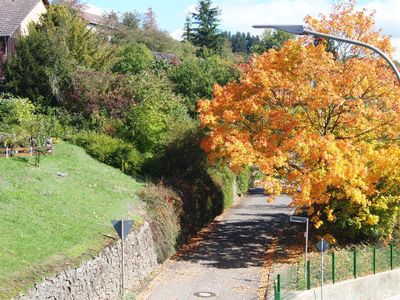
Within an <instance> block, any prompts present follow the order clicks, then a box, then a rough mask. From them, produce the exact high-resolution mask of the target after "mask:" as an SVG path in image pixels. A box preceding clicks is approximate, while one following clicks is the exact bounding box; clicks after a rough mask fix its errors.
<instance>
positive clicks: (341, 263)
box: [270, 245, 400, 300]
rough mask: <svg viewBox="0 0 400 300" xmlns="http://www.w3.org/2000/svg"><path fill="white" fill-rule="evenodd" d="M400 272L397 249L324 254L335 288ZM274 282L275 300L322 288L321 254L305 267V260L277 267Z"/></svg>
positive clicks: (327, 277)
mask: <svg viewBox="0 0 400 300" xmlns="http://www.w3.org/2000/svg"><path fill="white" fill-rule="evenodd" d="M304 266H306V268H304ZM396 268H400V250H399V249H398V248H396V247H395V246H394V245H389V246H388V247H380V248H377V247H371V246H364V247H357V248H356V249H348V250H339V251H328V252H325V253H324V284H329V283H332V284H335V283H336V282H339V281H343V280H348V279H355V278H358V277H362V276H366V275H370V274H376V273H379V272H384V271H388V270H393V269H396ZM272 279H273V282H274V284H273V288H274V298H273V299H274V300H280V299H285V297H284V296H285V292H289V291H299V290H305V289H311V288H315V287H318V286H320V285H321V255H320V253H311V254H310V255H309V260H308V262H307V264H304V260H299V261H298V262H297V263H296V264H290V265H288V264H276V265H273V266H272ZM270 299H271V298H270Z"/></svg>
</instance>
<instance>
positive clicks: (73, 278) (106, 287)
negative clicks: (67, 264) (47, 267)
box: [18, 222, 157, 300]
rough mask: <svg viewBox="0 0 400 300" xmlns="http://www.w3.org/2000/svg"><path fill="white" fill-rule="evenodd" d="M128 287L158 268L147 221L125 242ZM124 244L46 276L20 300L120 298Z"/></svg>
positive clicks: (114, 245) (126, 283)
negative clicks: (74, 266)
mask: <svg viewBox="0 0 400 300" xmlns="http://www.w3.org/2000/svg"><path fill="white" fill-rule="evenodd" d="M124 254H125V258H124V259H125V287H134V286H136V285H138V284H139V283H140V282H141V281H142V280H143V279H144V278H145V277H146V276H148V275H149V274H150V273H151V272H152V271H153V270H154V269H155V268H156V267H157V254H156V249H155V245H154V241H153V235H152V233H151V230H150V226H149V224H148V223H147V222H146V223H144V224H143V225H142V226H141V227H140V228H138V229H137V230H135V231H133V232H132V233H130V234H129V236H128V237H127V239H126V243H125V251H124ZM120 261H121V243H120V241H118V242H116V243H114V244H113V245H112V246H110V247H108V248H106V249H104V250H103V252H101V253H100V254H99V255H98V256H97V257H95V258H93V259H92V260H90V261H87V262H84V263H83V265H82V266H81V267H79V268H75V269H70V270H66V271H63V272H62V273H60V274H58V275H57V276H55V277H53V278H50V279H44V280H43V281H42V282H41V283H38V284H36V285H35V287H34V288H32V289H31V290H30V291H29V292H28V293H27V295H24V296H20V297H18V300H39V299H40V300H42V299H54V300H56V299H57V300H64V299H65V300H72V299H74V300H83V299H88V300H89V299H93V300H101V299H104V300H106V299H107V300H112V299H120V290H121V280H120V279H121V270H120V269H121V268H120V266H121V263H120Z"/></svg>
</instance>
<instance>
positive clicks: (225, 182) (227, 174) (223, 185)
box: [208, 166, 236, 208]
mask: <svg viewBox="0 0 400 300" xmlns="http://www.w3.org/2000/svg"><path fill="white" fill-rule="evenodd" d="M208 173H209V174H210V175H211V177H212V179H213V181H214V182H215V183H216V184H217V185H218V186H219V187H220V189H221V190H222V194H223V199H224V207H225V208H227V207H230V206H231V205H232V203H233V201H234V200H235V196H236V195H234V184H235V174H234V173H233V172H232V171H231V170H230V169H229V168H228V167H218V166H213V167H209V168H208Z"/></svg>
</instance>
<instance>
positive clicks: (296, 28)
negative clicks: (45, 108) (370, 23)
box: [253, 25, 400, 82]
mask: <svg viewBox="0 0 400 300" xmlns="http://www.w3.org/2000/svg"><path fill="white" fill-rule="evenodd" d="M253 28H270V29H276V30H282V31H285V32H288V33H292V34H296V35H313V36H318V37H323V38H327V39H331V40H336V41H340V42H345V43H349V44H354V45H357V46H361V47H365V48H368V49H371V50H372V51H374V52H376V53H378V54H379V55H380V56H381V57H382V58H383V59H385V60H386V62H387V63H388V64H389V65H390V67H391V68H392V69H393V71H394V73H395V75H396V77H397V80H398V81H399V82H400V72H399V70H398V69H397V67H396V65H395V63H394V62H393V61H392V60H391V59H390V58H389V57H388V56H387V55H386V54H385V53H383V52H382V51H381V50H379V49H378V48H376V47H374V46H372V45H370V44H367V43H363V42H360V41H355V40H350V39H346V38H342V37H338V36H334V35H330V34H325V33H321V32H317V31H310V30H307V29H305V28H304V26H303V25H254V26H253Z"/></svg>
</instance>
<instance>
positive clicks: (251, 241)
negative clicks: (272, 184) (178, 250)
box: [138, 194, 291, 300]
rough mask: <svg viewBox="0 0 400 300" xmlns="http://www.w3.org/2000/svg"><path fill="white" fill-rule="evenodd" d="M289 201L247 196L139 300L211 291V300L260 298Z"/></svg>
mask: <svg viewBox="0 0 400 300" xmlns="http://www.w3.org/2000/svg"><path fill="white" fill-rule="evenodd" d="M289 201H290V199H289V198H288V197H286V196H280V197H279V198H278V199H277V200H275V201H274V203H272V204H269V203H267V201H266V198H265V196H263V195H261V194H253V195H249V196H246V197H245V199H243V200H242V201H241V203H240V204H239V205H238V206H237V207H235V208H232V209H230V210H229V211H228V212H227V213H226V214H225V216H224V218H223V220H222V221H221V222H220V223H218V224H217V225H216V226H215V228H214V230H213V231H212V232H211V233H210V234H209V235H208V236H206V237H205V238H204V240H203V241H202V242H201V243H200V245H199V246H198V247H196V248H195V249H194V250H193V251H192V252H191V253H188V254H185V255H184V256H183V257H179V258H177V259H176V260H174V261H170V262H168V263H167V265H166V267H165V268H164V269H163V270H162V271H161V272H160V273H159V274H158V275H157V276H156V277H155V278H154V279H153V280H152V282H151V283H150V284H149V286H148V287H147V288H146V290H145V291H144V292H142V293H141V294H140V295H139V297H138V298H139V299H146V300H147V299H149V300H188V299H190V300H192V299H193V300H196V299H202V298H204V297H198V296H195V293H202V292H210V293H213V294H215V295H216V296H213V297H208V298H207V299H221V300H222V299H224V300H228V299H229V300H239V299H240V300H251V299H258V296H257V290H258V287H259V283H260V279H261V270H262V266H263V262H264V257H265V250H266V248H267V246H268V244H269V243H270V242H271V240H272V237H273V236H274V235H275V234H276V232H277V229H278V228H282V227H284V226H285V224H287V222H288V214H289V213H290V211H291V210H290V209H288V208H287V204H288V203H289ZM201 295H204V296H205V295H206V294H200V296H201Z"/></svg>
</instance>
